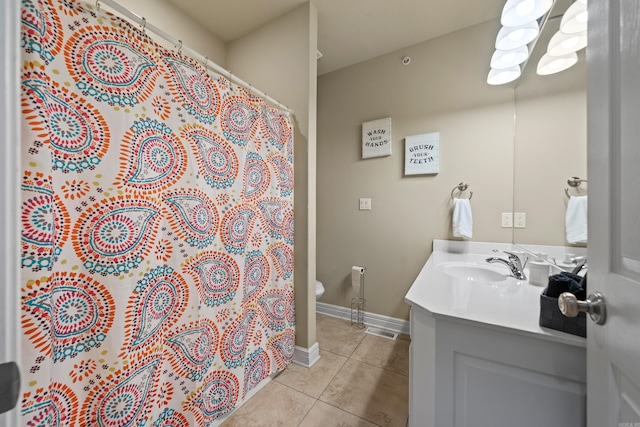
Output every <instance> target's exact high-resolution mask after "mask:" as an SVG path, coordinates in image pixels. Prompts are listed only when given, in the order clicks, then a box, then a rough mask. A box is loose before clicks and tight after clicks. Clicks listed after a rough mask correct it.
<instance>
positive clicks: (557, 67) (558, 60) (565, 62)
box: [536, 52, 578, 76]
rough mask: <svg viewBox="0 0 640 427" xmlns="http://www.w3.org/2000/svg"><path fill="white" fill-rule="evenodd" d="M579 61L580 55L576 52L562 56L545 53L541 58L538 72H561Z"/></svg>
mask: <svg viewBox="0 0 640 427" xmlns="http://www.w3.org/2000/svg"><path fill="white" fill-rule="evenodd" d="M577 62H578V55H577V54H576V53H575V52H571V53H568V54H566V55H562V56H551V55H549V54H548V53H545V54H544V55H543V56H542V58H540V62H538V68H537V70H536V72H537V73H538V74H539V75H541V76H548V75H549V74H555V73H559V72H560V71H564V70H566V69H567V68H571V67H573V66H574V65H575V64H576V63H577Z"/></svg>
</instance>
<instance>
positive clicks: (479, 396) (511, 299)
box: [406, 241, 586, 427]
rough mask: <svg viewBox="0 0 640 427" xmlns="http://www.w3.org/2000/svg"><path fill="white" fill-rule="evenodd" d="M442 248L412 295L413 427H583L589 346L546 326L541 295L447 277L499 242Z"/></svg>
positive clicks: (526, 287) (518, 285) (521, 285)
mask: <svg viewBox="0 0 640 427" xmlns="http://www.w3.org/2000/svg"><path fill="white" fill-rule="evenodd" d="M437 242H438V241H434V252H433V253H432V255H431V257H430V258H429V260H428V261H427V263H426V264H425V266H424V267H423V269H422V271H421V272H420V274H419V275H418V277H417V278H416V280H415V281H414V284H413V285H412V287H411V289H410V290H409V292H408V293H407V296H406V301H407V302H408V303H409V304H410V305H411V320H410V324H411V347H410V362H409V371H410V372H409V426H411V427H585V426H586V345H585V343H586V340H585V339H584V338H581V337H577V336H574V335H568V334H565V333H562V332H558V331H554V330H550V329H546V328H541V327H540V326H539V325H538V313H539V295H540V292H541V291H542V288H539V287H534V286H532V285H530V284H528V283H526V282H518V281H515V279H514V280H513V281H511V282H501V283H500V284H495V283H493V284H486V283H484V284H483V283H478V282H474V281H471V280H461V279H459V278H458V279H456V278H452V277H450V276H448V275H446V274H443V269H442V268H441V267H442V265H445V264H447V265H451V264H452V263H453V262H455V263H457V264H460V263H468V264H466V265H476V266H478V267H479V268H482V266H483V263H485V258H486V254H491V251H490V248H494V247H495V246H496V244H482V243H480V244H474V243H470V242H459V245H458V242H446V244H444V243H442V242H440V243H437ZM457 245H458V246H457ZM462 245H464V246H462ZM483 245H484V246H483ZM498 249H504V250H510V249H511V247H505V248H501V247H498ZM509 280H511V279H509Z"/></svg>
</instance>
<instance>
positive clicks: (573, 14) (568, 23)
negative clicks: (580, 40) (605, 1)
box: [560, 2, 589, 34]
mask: <svg viewBox="0 0 640 427" xmlns="http://www.w3.org/2000/svg"><path fill="white" fill-rule="evenodd" d="M588 16H589V14H588V12H587V5H586V4H582V3H580V2H575V3H573V4H572V5H571V6H569V9H567V11H566V12H565V13H564V15H563V16H562V21H561V22H560V31H562V32H563V33H565V34H575V33H582V32H584V31H587V20H588Z"/></svg>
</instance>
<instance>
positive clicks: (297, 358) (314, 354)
mask: <svg viewBox="0 0 640 427" xmlns="http://www.w3.org/2000/svg"><path fill="white" fill-rule="evenodd" d="M318 360H320V346H319V345H318V343H315V344H313V345H312V346H311V347H310V348H304V347H299V346H296V347H295V350H294V352H293V363H295V364H296V365H300V366H304V367H305V368H310V367H312V366H313V365H315V363H316V362H317V361H318Z"/></svg>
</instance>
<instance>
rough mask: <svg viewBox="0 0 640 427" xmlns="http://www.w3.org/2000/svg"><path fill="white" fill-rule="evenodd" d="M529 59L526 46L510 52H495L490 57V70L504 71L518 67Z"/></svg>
mask: <svg viewBox="0 0 640 427" xmlns="http://www.w3.org/2000/svg"><path fill="white" fill-rule="evenodd" d="M528 57H529V49H528V48H527V46H520V47H518V48H515V49H511V50H496V51H495V52H493V56H492V57H491V68H496V69H498V70H504V69H505V68H511V67H513V66H514V65H520V64H522V63H523V62H524V61H526V60H527V58H528Z"/></svg>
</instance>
